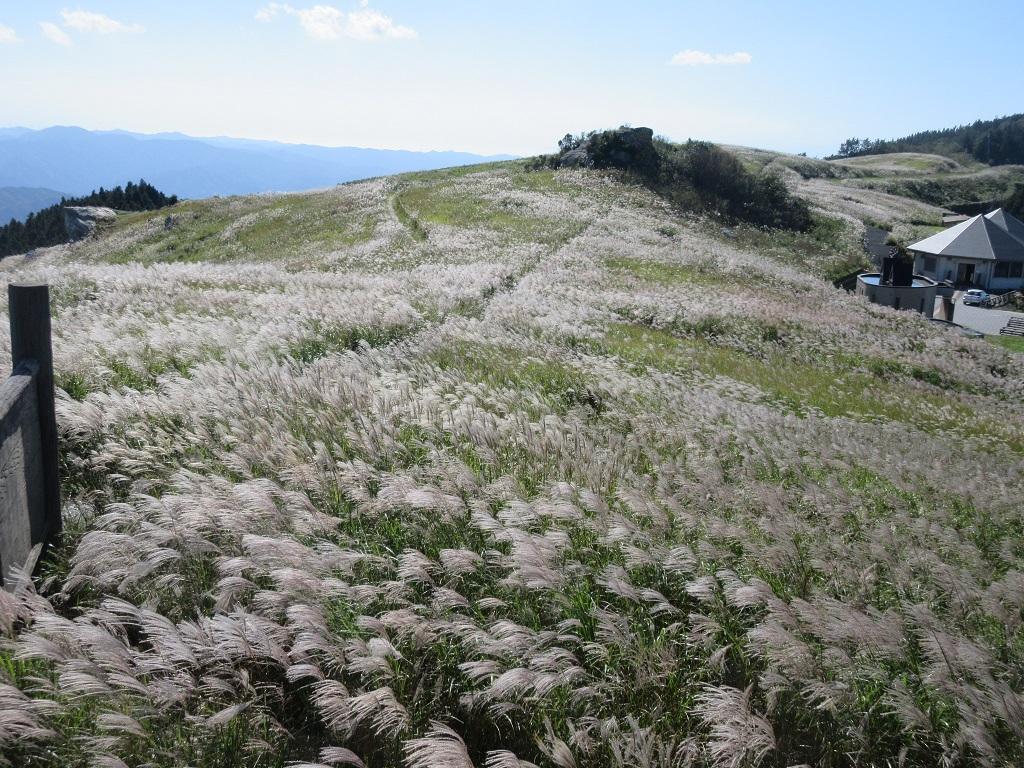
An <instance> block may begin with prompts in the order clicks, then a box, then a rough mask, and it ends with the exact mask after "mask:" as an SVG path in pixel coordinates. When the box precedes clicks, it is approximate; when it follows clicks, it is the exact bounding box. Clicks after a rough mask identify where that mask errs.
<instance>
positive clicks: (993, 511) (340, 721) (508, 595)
mask: <svg viewBox="0 0 1024 768" xmlns="http://www.w3.org/2000/svg"><path fill="white" fill-rule="evenodd" d="M789 176H790V179H789V180H790V182H791V184H792V185H793V187H794V188H795V189H796V190H797V191H798V192H799V193H800V194H802V195H804V196H805V197H807V199H808V200H809V201H810V202H811V203H812V205H814V206H815V210H816V215H817V216H818V217H819V220H820V222H822V226H827V227H828V231H829V232H830V233H831V235H830V236H829V237H828V238H817V239H815V237H814V236H813V235H789V236H783V235H781V234H779V233H770V232H762V231H759V230H756V229H753V228H745V227H739V228H738V229H737V231H727V232H726V233H723V231H722V225H721V224H720V223H718V222H716V221H713V220H708V219H702V218H698V217H695V216H687V215H682V214H680V213H678V212H675V211H673V210H671V209H670V208H668V207H667V206H666V205H665V204H664V203H662V202H661V201H660V200H659V199H658V198H656V197H654V196H653V195H650V194H649V193H647V192H646V191H644V190H642V189H640V188H637V187H633V186H629V185H626V184H624V183H622V182H620V181H618V180H616V179H615V178H612V177H607V176H602V175H598V174H596V173H592V172H582V171H580V172H577V171H558V172H551V171H536V172H527V171H525V170H523V169H522V167H521V165H519V164H514V163H512V164H500V165H495V166H487V167H477V168H469V169H459V170H455V171H447V172H436V173H425V174H413V175H407V176H402V177H395V178H390V179H382V180H373V181H367V182H361V183H357V184H352V185H347V186H342V187H338V188H335V189H332V190H327V191H323V192H318V193H309V194H303V195H278V196H257V197H250V198H220V199H218V198H215V199H212V200H208V201H199V202H188V203H182V204H180V205H179V206H177V207H176V208H175V209H172V210H171V211H170V214H171V216H172V219H171V220H170V221H167V213H168V212H166V211H162V212H159V213H157V214H151V213H150V214H146V213H144V214H129V215H125V216H122V218H121V220H120V221H119V223H118V225H117V226H116V227H115V228H114V230H113V231H110V232H108V233H105V234H104V235H103V236H102V237H99V238H97V239H94V240H90V241H87V242H84V243H80V244H76V245H72V246H62V247H59V248H55V249H51V250H49V251H47V252H45V253H43V254H42V255H38V256H33V257H14V258H10V259H5V260H4V261H3V262H2V263H0V269H2V270H3V271H4V273H5V277H6V278H8V279H9V280H19V281H23V280H41V281H46V282H48V283H50V285H51V295H52V302H53V310H54V333H55V336H54V354H55V366H56V378H57V383H58V387H59V388H60V389H59V391H58V404H57V407H58V421H59V426H60V436H61V441H62V466H61V471H62V479H63V484H64V490H65V494H66V498H65V502H64V508H65V518H66V523H65V527H66V535H65V537H64V541H63V543H62V544H61V547H60V549H59V550H58V551H57V552H55V553H53V556H52V557H51V558H50V560H49V561H48V562H47V564H46V566H45V568H44V570H43V573H42V575H41V576H40V577H38V578H37V579H35V580H34V581H33V580H32V579H30V578H28V577H26V576H24V575H22V576H21V578H20V580H19V581H18V582H17V584H16V585H15V586H14V588H13V589H11V590H10V591H7V592H4V591H0V638H2V640H0V764H6V765H11V766H103V767H104V768H120V767H121V766H133V767H134V766H185V765H187V766H211V767H212V766H261V767H262V766H287V765H296V766H299V765H301V766H408V768H441V767H442V766H444V767H447V766H452V767H465V768H470V766H478V767H481V768H482V767H486V768H530V767H531V766H540V767H541V768H574V767H578V768H584V767H585V766H593V767H594V768H597V767H599V766H616V767H620V768H625V767H626V766H630V767H642V768H647V767H651V768H675V767H677V766H678V767H680V768H681V767H683V766H722V767H723V768H725V767H728V768H741V767H749V766H792V765H814V766H861V765H874V766H894V767H895V766H974V765H979V766H989V765H991V766H1003V765H1020V764H1022V763H1024V614H1022V610H1024V356H1021V355H1019V354H1014V353H1011V352H1009V351H1007V350H1004V349H1002V348H999V347H997V346H994V345H991V344H989V343H987V342H985V341H984V340H971V339H966V338H963V337H960V336H958V335H956V334H953V333H951V332H949V331H946V330H944V329H942V328H940V327H937V326H934V325H932V324H930V323H928V322H927V321H925V320H924V319H922V318H921V317H920V316H918V315H916V314H914V313H906V312H903V313H901V312H895V311H892V310H890V309H887V308H883V307H878V306H874V305H870V304H867V303H866V302H865V301H863V300H862V299H860V298H859V297H856V296H852V295H847V294H845V293H843V292H841V291H837V290H835V289H834V288H832V286H831V284H830V283H829V282H828V281H827V280H826V279H824V277H825V276H826V275H827V274H830V271H832V270H834V268H835V265H837V264H841V263H843V262H844V261H847V260H849V259H851V258H854V259H855V258H857V255H858V249H859V239H860V237H861V234H862V231H863V224H862V223H861V222H862V221H865V220H872V221H882V222H885V223H886V224H888V225H889V226H891V227H892V228H893V231H894V232H913V231H915V228H916V227H920V226H921V222H922V221H924V220H935V219H936V217H937V216H938V213H939V212H938V209H933V208H929V207H928V206H926V205H924V204H921V203H917V202H914V201H911V200H908V199H906V198H900V197H895V196H893V195H890V194H886V193H884V192H876V191H872V190H869V189H866V188H859V187H854V186H844V185H842V184H840V183H839V182H836V181H834V180H830V179H825V178H813V177H812V178H806V179H805V178H802V177H801V176H800V175H798V174H797V173H795V172H793V171H790V172H789ZM3 344H4V345H5V346H4V348H3V355H4V356H6V359H7V360H8V361H9V350H8V348H7V347H6V344H7V340H6V336H4V340H3Z"/></svg>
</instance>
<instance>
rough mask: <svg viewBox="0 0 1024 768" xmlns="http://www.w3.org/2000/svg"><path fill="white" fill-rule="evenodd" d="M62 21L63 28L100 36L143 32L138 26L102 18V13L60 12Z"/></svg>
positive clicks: (105, 17) (107, 17) (106, 17)
mask: <svg viewBox="0 0 1024 768" xmlns="http://www.w3.org/2000/svg"><path fill="white" fill-rule="evenodd" d="M60 15H61V17H62V18H63V19H64V26H65V27H68V28H69V29H75V30H78V31H79V32H96V33H98V34H101V35H111V34H114V33H116V32H144V31H145V30H144V29H143V27H142V26H140V25H139V24H125V23H124V22H121V21H118V20H117V19H112V18H110V17H109V16H104V15H103V14H102V13H93V12H92V11H61V12H60Z"/></svg>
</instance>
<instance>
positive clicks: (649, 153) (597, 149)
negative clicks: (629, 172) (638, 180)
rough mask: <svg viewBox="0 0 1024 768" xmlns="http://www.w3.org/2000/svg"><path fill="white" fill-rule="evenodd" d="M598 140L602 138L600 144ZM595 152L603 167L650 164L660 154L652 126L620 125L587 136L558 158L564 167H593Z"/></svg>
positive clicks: (559, 163) (627, 166)
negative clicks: (657, 153)
mask: <svg viewBox="0 0 1024 768" xmlns="http://www.w3.org/2000/svg"><path fill="white" fill-rule="evenodd" d="M595 140H597V141H600V144H599V145H596V144H595ZM595 154H600V155H601V157H600V164H601V166H602V167H607V166H611V167H615V168H632V167H635V166H637V165H649V164H650V163H652V162H653V158H654V156H655V154H656V150H655V149H654V131H653V130H651V129H650V128H626V127H622V128H616V129H615V130H613V131H605V132H604V133H601V134H598V135H597V136H594V137H592V138H589V139H587V140H586V141H584V142H583V143H582V144H580V146H579V147H577V148H576V149H572V150H569V151H568V152H566V153H565V154H564V155H562V156H561V157H560V158H559V159H558V165H559V167H561V168H592V167H593V166H594V162H595Z"/></svg>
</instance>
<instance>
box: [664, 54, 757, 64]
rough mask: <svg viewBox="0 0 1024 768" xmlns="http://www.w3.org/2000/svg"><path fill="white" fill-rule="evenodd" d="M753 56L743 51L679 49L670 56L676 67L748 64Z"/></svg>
mask: <svg viewBox="0 0 1024 768" xmlns="http://www.w3.org/2000/svg"><path fill="white" fill-rule="evenodd" d="M753 60H754V57H753V56H751V55H750V54H749V53H746V52H744V51H737V52H736V53H705V52H704V51H692V50H691V51H680V52H679V53H677V54H676V55H675V56H673V57H672V62H671V63H672V64H673V65H674V66H677V67H704V66H712V65H722V64H724V65H735V64H749V63H750V62H751V61H753Z"/></svg>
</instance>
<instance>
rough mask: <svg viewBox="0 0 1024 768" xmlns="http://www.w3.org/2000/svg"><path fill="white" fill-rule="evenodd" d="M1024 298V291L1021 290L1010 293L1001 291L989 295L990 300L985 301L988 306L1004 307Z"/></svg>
mask: <svg viewBox="0 0 1024 768" xmlns="http://www.w3.org/2000/svg"><path fill="white" fill-rule="evenodd" d="M1022 298H1024V293H1022V292H1021V291H1010V292H1009V293H1000V294H997V295H995V296H989V297H988V301H987V302H986V303H985V306H987V307H1004V306H1006V305H1007V304H1010V303H1016V302H1018V301H1020V300H1021V299H1022Z"/></svg>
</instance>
